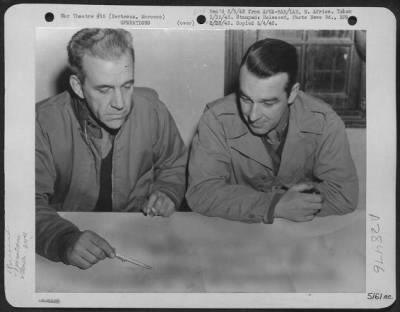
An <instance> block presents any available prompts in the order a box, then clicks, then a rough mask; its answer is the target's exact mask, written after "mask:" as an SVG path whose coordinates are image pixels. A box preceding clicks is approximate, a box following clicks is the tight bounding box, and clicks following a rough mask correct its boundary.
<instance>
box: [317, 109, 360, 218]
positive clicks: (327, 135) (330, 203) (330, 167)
mask: <svg viewBox="0 0 400 312" xmlns="http://www.w3.org/2000/svg"><path fill="white" fill-rule="evenodd" d="M326 118H327V121H326V125H325V129H324V131H323V133H322V137H321V140H320V143H319V147H318V151H317V156H316V159H315V165H314V170H313V171H314V172H313V174H314V177H315V178H316V179H317V181H319V183H317V184H316V188H317V189H318V191H319V192H320V193H321V194H322V195H323V197H324V202H323V206H322V209H321V212H320V213H319V216H328V215H342V214H346V213H349V212H352V211H353V210H355V209H356V207H357V202H358V177H357V172H356V168H355V165H354V162H353V159H352V157H351V153H350V147H349V142H348V139H347V135H346V129H345V126H344V124H343V121H342V120H341V119H340V117H339V116H337V115H336V114H335V113H330V114H328V115H327V116H326Z"/></svg>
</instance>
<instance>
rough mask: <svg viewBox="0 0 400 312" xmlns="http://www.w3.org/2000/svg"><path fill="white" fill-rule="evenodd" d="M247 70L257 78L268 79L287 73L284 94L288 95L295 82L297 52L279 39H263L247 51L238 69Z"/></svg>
mask: <svg viewBox="0 0 400 312" xmlns="http://www.w3.org/2000/svg"><path fill="white" fill-rule="evenodd" d="M244 65H246V67H247V69H248V70H249V71H250V72H251V73H252V74H254V75H255V76H257V77H259V78H268V77H270V76H273V75H275V74H278V73H287V74H288V75H289V81H288V84H287V86H286V92H287V93H288V94H289V93H290V90H291V89H292V87H293V85H294V84H295V83H296V80H297V71H298V64H297V51H296V48H295V47H294V46H293V45H291V44H289V43H287V42H285V41H282V40H279V39H271V38H267V39H263V40H260V41H257V42H256V43H254V44H253V45H251V46H250V48H249V49H248V50H247V52H246V54H245V55H244V57H243V59H242V62H241V64H240V68H242V66H244Z"/></svg>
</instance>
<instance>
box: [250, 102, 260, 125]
mask: <svg viewBox="0 0 400 312" xmlns="http://www.w3.org/2000/svg"><path fill="white" fill-rule="evenodd" d="M258 110H259V107H258V104H257V103H253V104H252V105H251V108H250V113H249V119H250V122H254V121H256V120H257V119H258V116H259V113H258Z"/></svg>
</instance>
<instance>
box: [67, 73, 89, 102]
mask: <svg viewBox="0 0 400 312" xmlns="http://www.w3.org/2000/svg"><path fill="white" fill-rule="evenodd" d="M69 84H70V85H71V88H72V90H74V92H75V94H76V95H77V96H79V97H80V98H81V99H83V98H84V97H85V96H84V95H83V90H82V84H81V81H80V79H79V78H78V76H77V75H71V76H69Z"/></svg>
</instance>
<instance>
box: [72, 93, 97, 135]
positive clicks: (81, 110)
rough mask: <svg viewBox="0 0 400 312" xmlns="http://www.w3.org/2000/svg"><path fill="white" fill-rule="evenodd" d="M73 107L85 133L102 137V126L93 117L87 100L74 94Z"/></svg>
mask: <svg viewBox="0 0 400 312" xmlns="http://www.w3.org/2000/svg"><path fill="white" fill-rule="evenodd" d="M72 109H73V111H74V113H75V116H76V118H77V119H78V122H79V125H80V127H81V129H82V130H83V131H84V133H85V134H86V133H87V134H89V135H90V136H92V137H94V138H98V139H101V138H102V131H101V127H100V125H99V124H98V123H97V121H96V120H95V119H94V118H93V117H92V115H91V113H90V111H89V108H88V106H87V103H86V101H84V100H82V99H80V98H78V97H76V96H73V97H72Z"/></svg>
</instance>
